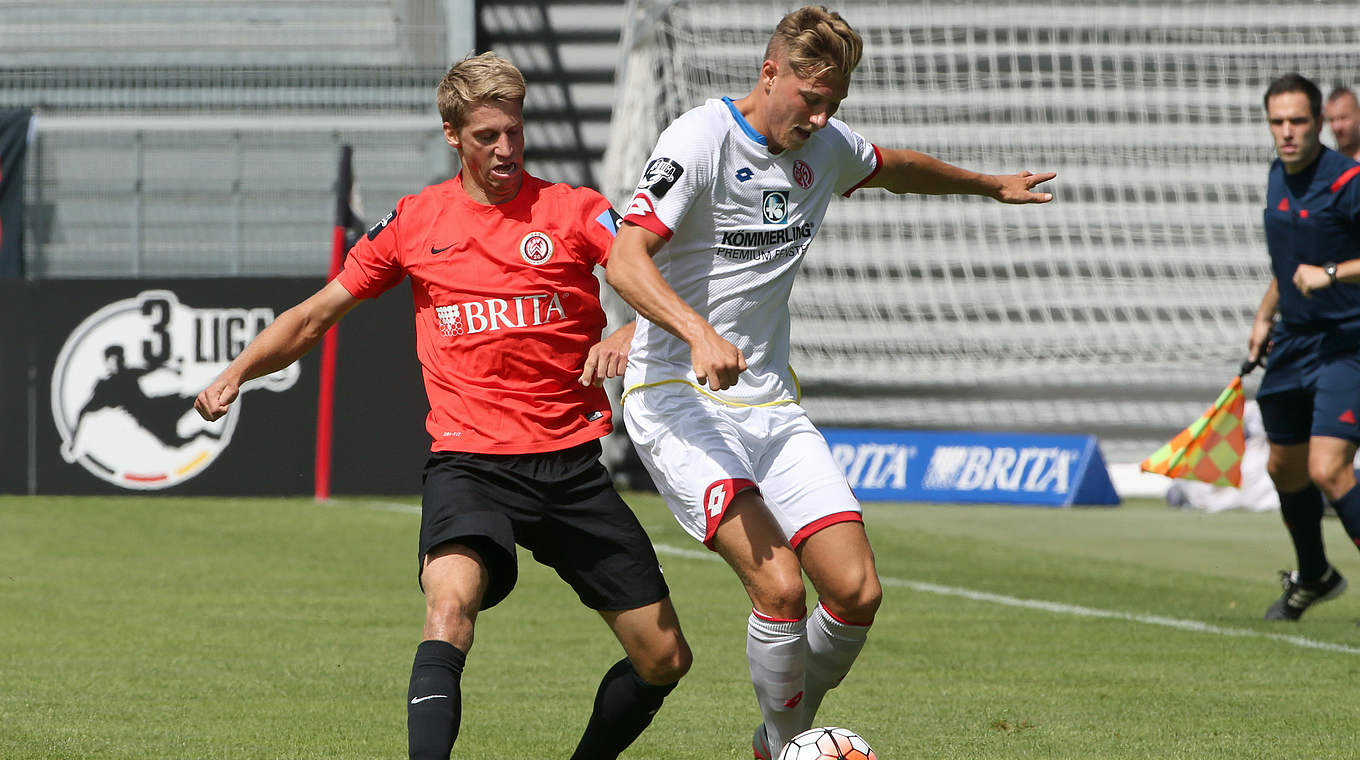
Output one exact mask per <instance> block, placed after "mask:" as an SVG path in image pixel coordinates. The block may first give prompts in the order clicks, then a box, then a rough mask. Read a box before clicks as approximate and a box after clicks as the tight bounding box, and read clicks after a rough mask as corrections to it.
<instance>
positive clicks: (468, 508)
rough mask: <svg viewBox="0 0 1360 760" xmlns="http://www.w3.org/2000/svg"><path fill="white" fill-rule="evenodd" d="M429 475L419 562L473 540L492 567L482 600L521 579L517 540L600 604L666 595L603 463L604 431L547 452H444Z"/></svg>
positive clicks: (646, 543) (584, 598)
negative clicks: (451, 545)
mask: <svg viewBox="0 0 1360 760" xmlns="http://www.w3.org/2000/svg"><path fill="white" fill-rule="evenodd" d="M423 480H424V484H425V487H424V499H423V505H422V508H421V517H420V556H419V560H420V566H421V567H422V568H423V567H424V563H425V556H426V555H427V554H429V553H430V551H431V550H433V549H435V548H436V547H439V546H441V545H443V544H449V543H454V544H461V545H464V546H467V547H469V548H471V549H473V550H475V551H476V552H477V553H478V554H479V555H481V557H482V561H483V563H485V565H486V568H487V572H488V573H489V574H490V576H491V580H490V584H489V585H488V587H487V589H486V593H485V594H484V595H483V597H482V606H481V609H489V608H491V607H493V606H495V605H496V604H497V603H499V602H500V601H501V600H502V599H504V598H505V597H506V595H507V594H509V593H510V589H512V588H514V587H515V580H516V578H517V576H518V570H517V565H516V560H515V544H519V545H520V546H523V547H524V548H525V549H528V550H529V551H531V552H533V555H534V559H535V560H537V561H538V562H540V563H542V564H544V565H547V566H548V567H551V568H552V569H553V570H556V571H557V574H558V575H559V576H561V578H562V580H564V581H566V582H567V583H568V584H569V585H570V586H571V587H572V588H573V589H575V590H576V595H577V596H579V597H580V598H581V603H582V604H584V605H586V606H587V607H590V608H591V609H594V610H631V609H636V608H638V607H644V606H646V605H648V604H652V603H653V602H657V601H660V600H662V599H664V598H666V597H667V596H669V595H670V590H669V589H668V588H667V587H666V581H665V579H664V578H662V576H661V566H660V564H659V563H658V562H657V559H656V551H655V550H654V549H652V542H651V540H650V539H649V538H648V537H647V533H646V532H645V531H643V529H642V525H641V524H640V523H639V522H638V520H637V516H635V515H634V514H633V511H632V510H631V509H629V508H628V505H627V504H625V503H624V501H623V499H622V498H620V497H619V494H618V492H617V491H615V490H614V482H613V480H612V479H611V478H610V476H609V472H608V471H607V470H606V469H605V468H604V465H602V464H600V444H599V442H598V441H591V442H590V443H585V444H582V445H580V446H576V447H573V448H570V449H566V450H564V451H552V452H547V453H543V454H468V453H462V452H438V453H435V454H434V455H432V456H431V457H430V460H429V462H428V463H427V464H426V465H425V474H424V478H423Z"/></svg>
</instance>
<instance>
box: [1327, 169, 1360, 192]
mask: <svg viewBox="0 0 1360 760" xmlns="http://www.w3.org/2000/svg"><path fill="white" fill-rule="evenodd" d="M1357 174H1360V166H1352V167H1351V168H1349V169H1347V170H1346V171H1345V173H1344V174H1342V175H1341V176H1340V177H1337V178H1336V181H1335V182H1333V183H1332V192H1334V193H1335V192H1337V191H1339V190H1340V189H1341V188H1343V187H1345V186H1346V183H1347V182H1350V181H1351V180H1353V179H1355V175H1357Z"/></svg>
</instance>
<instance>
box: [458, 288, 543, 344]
mask: <svg viewBox="0 0 1360 760" xmlns="http://www.w3.org/2000/svg"><path fill="white" fill-rule="evenodd" d="M563 298H564V295H563V294H562V293H535V294H534V295H529V296H517V297H515V298H511V299H508V300H507V299H505V298H488V299H486V300H484V301H467V302H465V303H460V304H453V305H449V306H436V307H434V313H435V317H436V318H437V319H438V320H439V334H440V335H443V336H444V337H445V338H453V337H456V336H459V335H469V334H475V333H482V332H496V331H497V330H504V329H506V328H509V327H534V326H537V325H543V324H547V323H549V322H558V321H561V320H563V319H566V318H567V310H566V309H565V308H564V307H563V306H562V299H563Z"/></svg>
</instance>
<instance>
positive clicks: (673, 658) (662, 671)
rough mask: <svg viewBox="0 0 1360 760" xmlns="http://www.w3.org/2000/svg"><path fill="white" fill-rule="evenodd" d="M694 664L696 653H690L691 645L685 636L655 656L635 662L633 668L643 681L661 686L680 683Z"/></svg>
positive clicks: (665, 646)
mask: <svg viewBox="0 0 1360 760" xmlns="http://www.w3.org/2000/svg"><path fill="white" fill-rule="evenodd" d="M693 664H694V653H693V652H691V651H690V649H689V644H688V643H686V642H685V638H684V637H683V636H676V637H674V638H672V639H671V640H670V641H668V642H666V644H665V645H664V646H662V647H661V648H660V649H659V650H658V651H656V652H655V653H653V656H651V657H648V658H645V659H644V660H643V661H642V662H638V661H634V662H633V668H634V669H635V670H637V672H638V675H639V676H642V680H644V681H646V682H647V683H650V684H655V685H657V686H661V685H664V684H668V683H675V682H676V681H679V680H680V679H681V678H683V677H684V675H685V674H686V673H688V672H689V669H690V666H691V665H693Z"/></svg>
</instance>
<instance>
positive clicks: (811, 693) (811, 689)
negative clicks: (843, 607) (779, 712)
mask: <svg viewBox="0 0 1360 760" xmlns="http://www.w3.org/2000/svg"><path fill="white" fill-rule="evenodd" d="M868 636H869V626H867V625H853V624H850V623H843V622H841V621H839V620H837V619H836V618H834V617H832V616H831V614H830V613H828V612H827V611H826V608H825V607H823V606H822V605H820V604H818V605H817V607H816V609H814V610H813V611H812V614H810V615H808V618H807V642H808V654H807V666H806V670H807V676H806V684H805V687H804V688H805V692H804V694H803V713H804V715H805V716H806V717H805V722H806V723H807V725H809V726H811V725H812V722H813V719H814V718H816V717H817V708H819V707H821V705H822V697H825V696H826V693H827V692H828V691H830V690H832V689H834V688H836V686H838V685H839V684H840V682H841V679H843V678H845V676H846V674H847V673H849V672H850V666H851V665H853V664H854V663H855V658H856V657H858V656H859V650H861V649H863V648H864V640H865V639H866V638H868Z"/></svg>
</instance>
